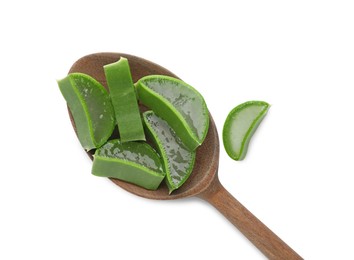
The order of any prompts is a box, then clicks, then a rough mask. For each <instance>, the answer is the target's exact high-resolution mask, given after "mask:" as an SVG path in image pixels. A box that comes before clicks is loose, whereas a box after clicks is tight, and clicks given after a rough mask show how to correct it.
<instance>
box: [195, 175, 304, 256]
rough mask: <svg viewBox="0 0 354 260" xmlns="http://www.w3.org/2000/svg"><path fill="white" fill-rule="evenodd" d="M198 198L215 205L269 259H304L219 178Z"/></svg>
mask: <svg viewBox="0 0 354 260" xmlns="http://www.w3.org/2000/svg"><path fill="white" fill-rule="evenodd" d="M198 197H200V198H202V199H204V200H206V201H207V202H209V203H210V204H211V205H213V206H214V207H215V208H216V209H217V210H218V211H219V212H220V213H222V214H223V215H224V216H225V217H226V218H227V219H228V220H229V221H230V222H231V223H232V224H233V225H234V226H235V227H236V228H237V229H238V230H239V231H240V232H241V233H242V234H244V235H245V237H247V238H248V239H249V240H250V241H251V242H252V243H253V244H254V245H255V246H256V247H257V248H258V249H259V250H260V251H261V252H262V253H263V254H264V255H265V256H267V257H268V258H269V259H277V260H278V259H279V260H280V259H282V260H284V259H286V260H298V259H302V257H301V256H299V255H298V254H297V253H296V252H295V251H294V250H293V249H292V248H290V247H289V246H288V245H287V244H286V243H285V242H284V241H282V240H281V239H280V238H279V237H278V236H277V235H276V234H274V233H273V232H272V231H271V230H270V229H269V228H268V227H267V226H265V225H264V224H263V223H262V222H261V221H260V220H259V219H258V218H256V217H255V216H254V215H253V214H252V213H251V212H250V211H249V210H248V209H247V208H245V207H244V206H243V205H242V204H241V203H240V202H239V201H238V200H236V199H235V198H234V197H233V196H232V195H231V194H230V193H229V192H228V191H227V190H226V189H225V188H224V187H223V186H222V185H221V183H220V181H219V179H218V177H217V176H215V178H214V180H213V181H212V183H211V185H210V186H209V188H208V189H206V190H205V191H204V192H202V193H200V194H198Z"/></svg>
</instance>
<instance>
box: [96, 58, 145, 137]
mask: <svg viewBox="0 0 354 260" xmlns="http://www.w3.org/2000/svg"><path fill="white" fill-rule="evenodd" d="M103 68H104V72H105V75H106V79H107V85H108V88H109V91H110V95H111V99H112V104H113V107H114V111H115V116H116V120H117V124H118V129H119V135H120V140H121V142H122V143H124V142H129V141H138V140H145V134H144V128H143V124H142V120H141V116H140V111H139V106H138V101H137V98H136V94H135V87H134V84H133V80H132V76H131V73H130V67H129V63H128V60H127V59H126V58H123V57H121V58H120V60H119V61H117V62H115V63H111V64H108V65H105V66H104V67H103Z"/></svg>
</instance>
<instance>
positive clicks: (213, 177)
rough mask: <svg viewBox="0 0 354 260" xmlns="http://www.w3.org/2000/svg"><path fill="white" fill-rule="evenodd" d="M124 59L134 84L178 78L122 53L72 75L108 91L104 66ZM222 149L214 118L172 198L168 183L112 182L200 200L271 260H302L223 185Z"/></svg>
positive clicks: (85, 61) (154, 195)
mask: <svg viewBox="0 0 354 260" xmlns="http://www.w3.org/2000/svg"><path fill="white" fill-rule="evenodd" d="M120 57H125V58H127V59H128V60H129V65H130V69H131V74H132V78H133V82H136V81H137V80H138V79H140V78H141V77H143V76H147V75H154V74H155V75H156V74H158V75H167V76H172V77H176V78H177V76H176V75H174V74H173V73H172V72H170V71H169V70H167V69H165V68H163V67H161V66H159V65H157V64H155V63H153V62H150V61H147V60H145V59H142V58H139V57H136V56H133V55H129V54H122V53H95V54H91V55H87V56H85V57H83V58H81V59H79V60H78V61H77V62H75V63H74V65H73V66H72V67H71V69H70V71H69V73H72V72H81V73H86V74H88V75H90V76H92V77H94V78H95V79H97V80H98V81H99V82H101V84H102V85H103V86H104V87H106V88H107V84H106V79H105V75H104V71H103V66H104V65H106V64H109V63H113V62H116V61H117V60H119V58H120ZM140 109H141V110H142V111H144V110H146V108H145V107H144V106H140ZM69 116H70V119H71V123H72V125H73V128H74V130H76V127H75V123H74V120H73V118H72V116H71V114H70V111H69ZM112 137H117V133H113V136H112ZM219 149H220V148H219V139H218V132H217V129H216V126H215V123H214V120H213V118H212V116H211V115H210V125H209V131H208V134H207V136H206V138H205V141H204V143H203V144H202V145H201V146H200V147H198V148H197V155H196V162H195V166H194V168H193V172H192V174H191V176H190V177H189V179H188V180H187V181H186V182H185V183H184V184H183V185H182V187H180V188H179V189H177V190H175V191H173V192H172V193H171V194H170V195H169V193H168V188H167V185H166V184H164V183H162V184H161V185H160V187H159V188H158V189H157V190H155V191H151V190H146V189H144V188H141V187H138V186H136V185H134V184H130V183H127V182H124V181H121V180H118V179H113V178H111V181H112V182H114V183H115V184H116V185H118V186H120V187H121V188H123V189H125V190H126V191H129V192H131V193H133V194H136V195H138V196H141V197H144V198H148V199H157V200H172V199H179V198H186V197H191V196H197V197H200V198H202V199H204V200H206V201H207V202H209V203H210V204H212V205H213V206H214V207H215V208H216V209H217V210H219V211H220V212H221V213H222V214H223V215H224V216H225V217H226V218H227V219H228V220H230V221H231V223H232V224H233V225H235V226H236V227H237V228H238V229H239V230H240V231H241V232H242V233H243V234H244V235H245V236H246V237H247V238H248V239H249V240H250V241H251V242H252V243H253V244H254V245H255V246H256V247H257V248H258V249H259V250H260V251H261V252H263V254H264V255H265V256H267V257H268V258H269V259H282V260H292V259H302V258H301V257H300V256H299V255H298V254H297V253H296V252H295V251H294V250H292V249H291V248H290V247H289V246H288V245H286V244H285V243H284V242H283V241H282V240H281V239H280V238H279V237H278V236H276V235H275V234H274V233H273V232H272V231H271V230H270V229H269V228H267V227H266V226H265V225H264V224H263V223H262V222H261V221H259V220H258V219H257V218H256V217H255V216H254V215H253V214H252V213H251V212H249V211H248V210H247V209H246V208H245V207H244V206H243V205H242V204H241V203H240V202H238V201H237V200H236V199H235V198H234V197H233V196H232V195H231V194H230V193H229V192H228V191H226V190H225V188H224V187H223V186H222V185H221V184H220V182H219V179H218V175H217V173H218V166H219ZM93 153H94V151H91V152H88V153H87V154H88V155H89V156H90V158H91V159H92V155H93Z"/></svg>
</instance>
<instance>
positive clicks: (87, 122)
mask: <svg viewBox="0 0 354 260" xmlns="http://www.w3.org/2000/svg"><path fill="white" fill-rule="evenodd" d="M58 85H59V89H60V91H61V93H62V94H63V96H64V98H65V100H66V102H67V104H68V107H69V109H70V112H71V114H72V116H73V119H74V122H75V126H76V132H77V135H78V138H79V140H80V143H81V145H82V147H83V148H84V149H85V150H87V151H88V150H91V149H93V148H97V147H100V146H101V145H103V144H104V143H105V142H106V141H107V140H108V138H109V137H110V136H111V134H112V132H113V129H114V126H115V118H114V111H113V107H112V104H111V100H110V97H109V94H108V92H107V90H106V89H105V88H104V87H103V86H102V85H101V84H100V83H99V82H98V81H96V80H95V79H94V78H92V77H90V76H89V75H86V74H82V73H71V74H69V75H68V76H67V77H65V78H64V79H62V80H58Z"/></svg>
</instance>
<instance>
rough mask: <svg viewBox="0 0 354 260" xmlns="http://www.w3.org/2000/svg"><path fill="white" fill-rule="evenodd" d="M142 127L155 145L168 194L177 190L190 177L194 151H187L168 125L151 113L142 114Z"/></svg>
mask: <svg viewBox="0 0 354 260" xmlns="http://www.w3.org/2000/svg"><path fill="white" fill-rule="evenodd" d="M143 119H144V125H145V127H146V130H147V132H148V133H149V135H150V137H151V138H152V139H153V141H154V143H155V144H156V146H157V148H158V150H159V152H160V155H161V157H162V161H163V165H164V169H165V172H166V179H165V180H166V184H167V186H168V188H169V191H170V193H171V192H172V191H173V190H175V189H178V188H179V187H180V186H181V185H182V184H183V183H184V182H185V181H186V180H187V179H188V177H189V176H190V174H191V173H192V171H193V166H194V162H195V155H196V153H195V151H189V150H188V149H187V148H186V147H185V145H184V144H183V143H182V141H181V139H180V138H179V137H178V136H177V135H176V133H175V131H174V130H173V129H172V128H171V127H170V126H169V124H168V123H167V122H166V121H165V120H163V119H161V118H160V117H158V116H157V115H156V114H155V113H154V112H153V111H147V112H145V113H144V114H143Z"/></svg>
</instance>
